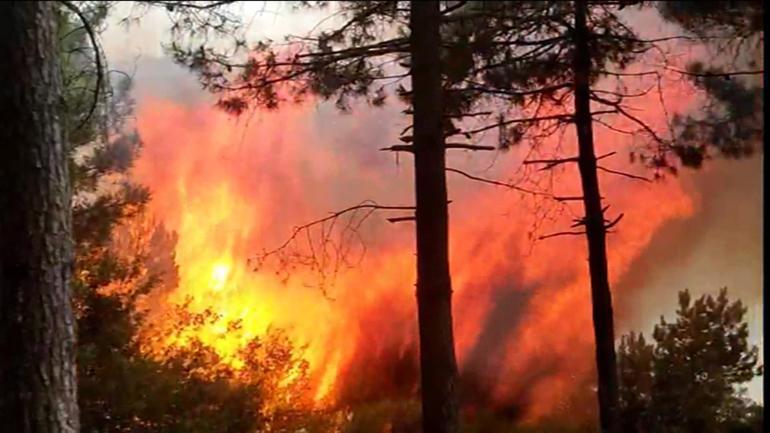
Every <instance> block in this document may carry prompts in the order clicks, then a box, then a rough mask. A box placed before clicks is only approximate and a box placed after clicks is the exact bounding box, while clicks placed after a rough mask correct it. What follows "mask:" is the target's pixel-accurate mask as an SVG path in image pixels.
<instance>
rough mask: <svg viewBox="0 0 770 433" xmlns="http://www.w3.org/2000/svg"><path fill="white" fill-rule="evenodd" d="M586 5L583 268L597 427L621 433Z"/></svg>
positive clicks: (581, 67)
mask: <svg viewBox="0 0 770 433" xmlns="http://www.w3.org/2000/svg"><path fill="white" fill-rule="evenodd" d="M586 14H587V10H586V3H585V2H584V1H576V2H575V33H574V37H575V59H574V65H573V67H574V73H575V127H576V129H577V141H578V167H579V170H580V180H581V182H582V186H583V206H584V208H585V228H586V238H587V239H588V267H589V270H590V275H591V301H592V305H593V322H594V337H595V339H596V371H597V375H598V382H599V387H598V388H599V422H600V425H601V431H602V432H604V433H620V417H619V412H618V411H619V404H618V371H617V365H616V360H615V335H614V329H613V314H612V293H611V292H610V282H609V277H608V273H607V242H606V235H607V230H606V227H605V221H604V211H603V210H602V203H601V195H600V193H599V179H598V176H597V171H596V155H595V153H594V142H593V140H594V139H593V131H592V117H591V104H590V93H589V92H590V72H591V53H590V50H589V45H588V44H589V32H588V29H587V27H586Z"/></svg>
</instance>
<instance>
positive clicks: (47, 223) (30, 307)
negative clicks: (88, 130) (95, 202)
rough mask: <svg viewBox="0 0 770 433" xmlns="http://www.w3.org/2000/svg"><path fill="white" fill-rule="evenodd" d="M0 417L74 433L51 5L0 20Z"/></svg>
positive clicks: (22, 428) (17, 8) (64, 182)
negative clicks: (0, 88)
mask: <svg viewBox="0 0 770 433" xmlns="http://www.w3.org/2000/svg"><path fill="white" fill-rule="evenodd" d="M0 36H1V37H2V42H1V43H0V59H2V60H1V61H0V79H2V80H3V81H4V82H5V83H6V84H7V85H5V86H3V89H2V90H0V118H2V122H3V125H2V127H0V142H1V143H2V146H0V244H1V245H0V353H2V356H0V389H2V392H1V393H0V418H1V419H2V420H3V428H4V429H6V430H8V431H13V432H20V433H25V432H29V433H31V432H37V433H76V432H78V431H79V425H78V409H77V401H76V395H77V393H76V383H75V381H76V375H75V329H74V316H73V312H72V305H71V293H70V276H71V266H72V244H71V209H70V188H69V177H68V166H67V152H66V149H65V146H64V140H63V138H64V137H63V134H62V130H63V126H62V124H61V118H60V115H59V109H60V106H59V102H60V98H61V90H62V87H61V86H62V82H61V75H60V72H59V53H58V46H57V39H56V36H57V22H56V15H55V5H54V3H52V2H14V3H11V4H9V5H7V6H6V7H5V8H4V9H3V14H2V16H0Z"/></svg>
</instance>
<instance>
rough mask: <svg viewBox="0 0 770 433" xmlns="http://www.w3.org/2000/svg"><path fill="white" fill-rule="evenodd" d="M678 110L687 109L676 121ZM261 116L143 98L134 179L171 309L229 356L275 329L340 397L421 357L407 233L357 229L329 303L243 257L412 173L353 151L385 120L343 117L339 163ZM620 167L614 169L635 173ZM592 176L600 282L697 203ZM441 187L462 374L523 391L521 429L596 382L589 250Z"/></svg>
mask: <svg viewBox="0 0 770 433" xmlns="http://www.w3.org/2000/svg"><path fill="white" fill-rule="evenodd" d="M687 103H688V102H687V100H685V98H682V99H681V100H680V101H679V104H680V106H679V107H672V108H671V109H672V110H674V109H676V108H679V109H681V108H684V107H685V106H686V104H687ZM655 104H656V100H653V99H651V100H649V101H647V102H646V107H647V110H648V111H647V112H645V113H646V114H648V116H647V117H648V119H646V120H648V121H650V122H653V123H654V122H655V121H656V120H657V122H658V123H660V119H659V117H660V110H659V108H658V107H657V106H656V105H655ZM259 115H260V119H257V120H256V121H254V122H251V123H250V124H248V125H239V124H237V123H236V122H234V121H233V120H232V119H229V118H227V117H226V115H224V114H222V113H220V112H218V111H216V110H214V109H212V108H208V107H188V106H182V105H179V104H175V103H172V102H170V101H161V100H149V101H144V102H143V103H142V104H141V105H140V111H139V115H138V128H139V132H140V134H141V136H142V139H143V141H144V143H145V144H144V151H143V154H142V156H141V158H140V160H139V161H137V164H136V166H135V168H134V173H133V174H134V176H135V177H136V178H137V180H138V181H140V182H141V183H143V184H145V185H147V186H149V187H150V188H151V190H152V191H153V194H154V195H153V200H152V202H151V205H150V208H151V211H152V212H153V213H154V214H155V215H157V216H159V217H160V218H162V219H163V221H164V222H165V224H166V225H167V226H168V227H170V228H171V229H173V230H175V231H176V232H177V234H178V237H179V238H178V239H179V240H178V244H177V247H176V260H177V264H178V266H179V286H178V288H177V289H176V290H175V291H174V292H173V294H172V295H171V296H170V298H169V299H168V300H167V301H168V302H179V301H181V300H183V299H185V298H186V297H191V299H192V304H191V307H192V308H195V309H204V308H211V309H213V310H214V311H215V312H217V313H219V314H221V316H222V317H223V320H222V322H221V323H218V324H217V325H215V326H212V327H209V328H206V329H204V330H201V331H200V337H201V338H202V340H203V341H204V342H205V343H207V344H210V345H211V346H212V347H214V348H215V349H216V350H217V351H218V352H219V353H220V354H221V355H223V356H224V357H225V358H228V357H232V356H233V354H234V353H235V350H236V349H237V348H238V347H240V346H241V345H243V344H245V343H246V342H247V341H248V340H249V339H251V338H253V337H255V336H260V335H263V334H264V333H265V332H266V331H267V330H268V328H269V327H271V326H276V327H280V328H284V329H285V330H286V331H287V332H288V334H289V335H290V337H291V339H292V341H293V342H294V343H295V344H296V345H297V346H299V347H304V348H305V349H304V352H303V356H304V358H305V359H306V360H307V361H308V363H309V366H310V373H311V376H312V378H314V390H313V394H314V397H315V399H316V401H318V402H322V401H325V400H334V399H335V398H336V396H337V395H338V394H339V393H340V392H341V389H342V387H343V386H344V385H345V383H346V382H349V381H351V380H352V379H353V377H354V376H355V375H356V373H357V372H359V373H363V374H366V375H370V376H378V375H382V374H390V373H389V372H383V371H378V370H376V369H377V368H378V365H376V364H371V361H372V360H375V361H376V360H378V359H380V358H382V357H385V356H389V355H387V354H388V353H392V352H389V350H391V349H393V348H395V350H396V352H397V353H400V354H402V355H403V354H404V353H406V351H407V350H408V349H409V347H413V346H414V342H415V334H416V323H415V308H414V302H415V300H414V293H413V284H414V271H413V268H414V256H413V246H412V243H411V242H412V241H411V237H410V236H411V230H412V227H411V226H409V224H399V225H396V226H392V225H384V224H383V223H382V221H381V220H372V222H371V224H369V225H368V226H367V228H365V229H364V230H365V235H367V237H368V241H367V247H368V252H367V255H366V257H365V259H364V261H363V262H362V263H360V264H359V265H358V266H357V267H354V268H353V269H350V270H348V271H347V272H344V273H342V274H340V276H339V277H338V279H337V283H336V286H335V288H334V293H333V298H334V300H329V299H327V298H326V297H324V296H323V294H322V293H321V292H320V291H318V290H315V289H313V288H309V287H306V286H305V284H303V281H305V280H307V279H310V278H312V275H310V274H311V272H310V271H308V270H305V269H302V268H298V269H296V270H295V271H294V275H293V276H292V278H291V279H290V280H289V281H288V282H287V281H283V279H282V278H281V277H280V276H278V275H275V274H273V273H271V272H267V271H260V272H254V271H253V270H252V269H250V268H249V266H248V265H247V258H248V257H250V256H252V255H253V254H254V253H255V252H257V251H258V250H259V249H260V248H262V247H270V246H273V245H275V244H277V243H279V242H280V241H281V240H282V239H285V236H286V235H287V234H288V233H289V231H290V229H291V227H292V225H293V224H299V223H302V222H305V221H308V220H312V219H315V218H317V217H318V216H319V215H323V213H324V212H326V211H328V210H330V209H333V208H334V207H335V206H337V205H339V204H340V203H343V204H350V201H348V200H349V198H348V196H350V197H357V196H361V197H372V196H374V195H375V194H382V195H383V196H384V197H385V198H387V199H392V200H394V202H395V201H400V204H404V203H409V201H410V197H411V194H410V191H409V185H410V178H409V176H411V174H410V173H409V170H404V173H403V174H401V173H397V174H396V175H394V174H393V170H394V168H393V164H392V163H391V162H390V160H389V159H388V156H380V155H378V157H379V158H380V159H372V158H373V157H370V156H361V155H369V154H371V153H375V149H376V147H382V146H378V145H379V144H381V143H373V144H372V143H370V142H371V141H374V140H379V139H387V137H385V136H384V135H381V134H380V133H382V134H384V133H388V134H389V135H388V137H396V136H397V130H398V129H397V128H396V122H395V121H394V122H393V125H392V127H390V126H388V125H387V122H384V121H383V120H382V119H383V118H386V117H387V116H384V117H382V115H381V114H374V115H369V114H365V113H364V114H360V115H359V114H357V115H356V116H355V117H350V116H348V117H347V118H346V119H342V120H337V121H338V122H340V124H339V126H338V128H337V130H338V131H340V130H341V131H344V132H345V133H346V134H348V136H349V137H353V139H354V140H355V141H354V142H351V143H346V144H345V146H344V147H343V149H347V150H345V152H346V153H349V154H345V155H343V154H342V152H343V150H341V149H340V147H339V145H337V144H336V143H332V142H335V141H336V140H340V137H339V135H340V133H338V132H337V133H332V132H329V131H328V130H326V128H325V126H324V118H323V113H321V114H319V113H318V112H317V111H316V110H315V109H314V108H312V107H308V106H297V107H292V108H287V109H283V110H281V111H280V112H270V113H260V114H259ZM367 116H369V117H367ZM319 119H320V120H319ZM384 124H385V126H383V125H384ZM658 126H664V125H658ZM383 129H384V131H383ZM378 130H379V132H378ZM324 134H326V135H324ZM335 134H337V135H335ZM569 135H570V132H568V134H567V140H566V142H564V143H561V146H562V148H563V149H566V150H570V149H574V144H572V142H571V141H570V140H569V138H568V137H569ZM357 141H360V142H357ZM596 142H597V147H598V148H599V149H598V150H597V152H598V153H601V152H605V151H607V150H618V151H619V153H621V152H620V150H621V149H623V148H624V146H627V145H628V144H629V142H628V141H627V140H626V139H625V138H624V137H622V136H620V137H619V136H618V135H617V134H614V133H609V132H608V131H606V130H602V129H600V128H597V129H596ZM330 143H332V144H330ZM384 144H387V143H384ZM548 145H550V146H554V145H556V143H555V142H553V143H550V144H545V145H544V146H548ZM357 148H361V149H362V150H356V149H357ZM354 152H358V153H354ZM523 152H524V150H523V149H522V150H516V151H513V152H512V154H511V155H509V156H507V157H506V158H504V159H505V162H503V163H500V165H499V166H498V167H497V169H496V173H498V174H500V175H501V176H504V175H505V174H506V173H509V172H510V171H511V170H513V169H514V168H515V167H517V166H518V165H519V164H520V162H521V160H522V158H523V157H524V153H523ZM466 159H467V158H465V159H464V158H463V157H457V156H453V157H452V159H450V161H452V162H457V163H462V162H464V161H465V160H466ZM620 159H622V158H616V159H611V160H610V161H609V162H608V164H613V168H618V169H628V167H629V166H630V164H628V163H627V162H626V161H621V160H620ZM601 180H602V188H603V193H604V194H605V196H606V197H608V202H609V203H611V204H612V208H611V209H612V210H613V211H616V212H620V211H622V212H624V213H625V215H626V217H625V219H624V220H623V222H622V223H621V224H620V225H619V226H618V228H617V233H614V234H612V235H611V236H610V237H609V257H610V263H611V269H610V271H611V278H612V280H613V281H617V280H618V278H619V277H620V276H622V275H623V273H624V272H626V270H627V269H628V268H629V266H630V265H631V263H632V262H633V260H634V258H635V257H637V256H638V255H639V254H640V253H641V252H642V251H643V249H644V248H645V246H646V245H647V243H648V242H649V241H650V238H651V237H652V235H653V234H654V233H655V231H656V230H658V229H659V228H660V227H661V226H662V225H663V224H665V223H666V222H667V221H669V220H671V219H674V218H681V217H684V216H687V215H688V214H690V213H691V212H692V211H693V209H692V202H691V200H690V198H689V197H687V196H686V195H685V194H684V192H683V191H682V189H681V188H680V187H679V185H678V183H677V182H676V180H669V181H668V182H667V183H666V184H665V185H659V184H643V183H640V182H636V181H631V180H629V179H625V178H621V177H617V176H609V175H602V179H601ZM555 188H556V189H557V190H558V191H560V192H565V193H573V194H572V195H579V182H578V181H577V178H576V176H575V173H573V172H571V171H568V172H565V173H564V174H562V175H561V176H560V177H558V178H557V183H556V185H555ZM450 191H451V192H452V199H453V204H452V206H451V209H450V211H451V239H452V244H451V251H452V257H451V261H452V269H453V282H454V289H455V298H454V299H455V300H454V302H455V322H456V324H455V329H456V338H457V348H458V357H459V362H460V364H461V365H462V366H463V369H464V370H466V369H476V370H477V371H478V372H480V373H482V375H483V374H494V378H495V380H493V381H492V383H494V386H492V388H491V389H492V392H491V395H492V398H493V399H494V400H496V401H506V400H510V399H516V398H520V397H521V396H522V395H527V396H529V397H528V398H527V400H528V401H529V402H530V405H529V409H528V414H529V416H530V417H533V418H536V417H538V416H542V415H545V414H548V413H550V412H553V411H554V410H557V409H558V407H559V405H561V404H565V398H566V397H567V396H569V395H570V392H571V391H572V390H573V389H574V388H575V386H576V383H577V382H576V380H575V379H573V377H578V378H579V377H585V376H586V375H590V374H591V372H592V365H593V364H592V350H593V349H592V348H593V334H592V332H591V315H590V291H589V288H588V279H587V264H586V248H585V243H584V242H585V241H584V239H582V237H573V238H556V239H552V240H547V241H542V242H537V243H536V244H534V247H533V241H532V240H531V239H529V238H528V237H527V236H526V233H527V229H528V227H529V226H530V225H531V224H532V217H531V216H530V214H529V209H528V208H527V203H529V204H530V205H531V203H530V202H528V201H527V200H524V199H522V198H521V196H519V195H517V194H514V193H511V192H507V191H502V190H500V189H497V188H490V187H488V186H485V185H479V184H473V183H471V184H467V183H466V181H465V180H463V179H457V178H451V179H450ZM575 192H577V193H578V194H574V193H575ZM329 196H331V197H332V198H331V199H329V200H325V199H324V197H329ZM343 196H345V197H343ZM570 206H571V207H569V208H567V209H565V210H564V213H563V214H561V215H556V216H555V217H554V219H553V220H552V221H550V222H549V223H548V224H547V227H548V228H553V229H555V230H554V231H558V230H559V228H560V227H564V226H565V225H567V226H568V225H569V222H570V218H571V217H574V215H580V214H581V208H580V206H579V205H577V204H575V205H570ZM531 247H533V248H531ZM530 249H531V251H529V250H530ZM616 295H617V294H616ZM159 308H162V306H159ZM229 320H240V321H241V322H242V327H241V328H240V329H239V330H232V329H228V328H227V327H226V326H225V323H226V322H227V321H229ZM230 361H231V362H237V360H233V359H230Z"/></svg>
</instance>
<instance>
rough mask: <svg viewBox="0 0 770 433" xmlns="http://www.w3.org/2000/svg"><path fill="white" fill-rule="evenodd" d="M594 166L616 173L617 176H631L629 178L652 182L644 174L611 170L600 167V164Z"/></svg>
mask: <svg viewBox="0 0 770 433" xmlns="http://www.w3.org/2000/svg"><path fill="white" fill-rule="evenodd" d="M596 168H597V169H599V170H601V171H604V172H607V173H611V174H617V175H619V176H625V177H628V178H631V179H636V180H643V181H645V182H652V180H650V179H648V178H646V177H644V176H638V175H636V174H631V173H626V172H624V171H617V170H612V169H609V168H606V167H602V166H600V165H597V166H596Z"/></svg>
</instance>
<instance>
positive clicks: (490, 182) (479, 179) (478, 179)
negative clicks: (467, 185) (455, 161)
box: [446, 167, 553, 197]
mask: <svg viewBox="0 0 770 433" xmlns="http://www.w3.org/2000/svg"><path fill="white" fill-rule="evenodd" d="M446 171H448V172H450V173H457V174H459V175H461V176H464V177H466V178H468V179H470V180H474V181H476V182H481V183H486V184H488V185H495V186H502V187H505V188H509V189H513V190H515V191H519V192H523V193H525V194H530V195H537V196H546V197H553V196H552V195H551V194H548V193H545V192H539V191H533V190H530V189H526V188H522V187H520V186H518V185H514V184H512V183H505V182H500V181H497V180H493V179H486V178H483V177H478V176H474V175H472V174H469V173H466V172H464V171H462V170H458V169H456V168H450V167H447V168H446Z"/></svg>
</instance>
